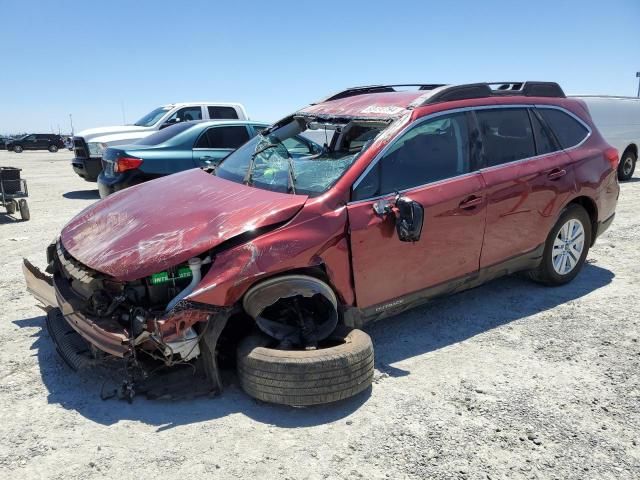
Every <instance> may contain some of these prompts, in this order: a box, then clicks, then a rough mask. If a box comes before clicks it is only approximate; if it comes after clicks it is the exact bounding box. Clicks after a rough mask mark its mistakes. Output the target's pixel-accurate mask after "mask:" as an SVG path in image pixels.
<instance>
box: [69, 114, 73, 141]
mask: <svg viewBox="0 0 640 480" xmlns="http://www.w3.org/2000/svg"><path fill="white" fill-rule="evenodd" d="M69 121H70V122H71V136H72V137H73V115H72V114H69Z"/></svg>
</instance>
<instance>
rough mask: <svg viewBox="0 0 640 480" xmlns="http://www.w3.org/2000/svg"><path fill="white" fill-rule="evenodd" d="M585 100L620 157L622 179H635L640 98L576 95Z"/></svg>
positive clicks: (619, 174) (639, 138)
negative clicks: (633, 177)
mask: <svg viewBox="0 0 640 480" xmlns="http://www.w3.org/2000/svg"><path fill="white" fill-rule="evenodd" d="M573 97H574V98H579V99H580V100H583V101H584V102H585V103H586V104H587V107H589V111H590V112H591V118H593V121H594V123H595V124H596V126H597V127H598V130H600V133H601V134H602V136H603V137H604V139H605V140H606V141H607V142H608V143H609V144H610V145H611V146H613V147H615V148H617V149H618V153H619V154H620V165H619V166H618V179H619V180H629V179H630V178H631V177H632V176H633V171H634V170H635V168H636V161H637V160H638V146H639V145H640V98H634V97H607V96H599V95H573Z"/></svg>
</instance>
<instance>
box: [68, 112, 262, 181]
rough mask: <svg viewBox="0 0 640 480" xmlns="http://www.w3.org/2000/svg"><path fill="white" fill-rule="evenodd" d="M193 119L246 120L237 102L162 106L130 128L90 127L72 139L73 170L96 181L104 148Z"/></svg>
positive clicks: (125, 126) (130, 141)
mask: <svg viewBox="0 0 640 480" xmlns="http://www.w3.org/2000/svg"><path fill="white" fill-rule="evenodd" d="M192 120H249V117H248V116H247V112H246V110H245V108H244V106H243V105H241V104H240V103H220V102H188V103H171V104H169V105H163V106H162V107H158V108H156V109H154V110H152V111H151V112H149V113H147V114H146V115H145V116H144V117H142V118H141V119H140V120H138V121H137V122H135V123H134V124H132V125H118V126H115V127H101V128H90V129H88V130H83V131H81V132H79V133H78V134H77V135H75V136H74V137H73V150H74V152H75V155H74V159H73V160H72V161H71V164H72V166H73V170H74V171H75V172H76V173H77V174H78V175H80V176H81V177H82V178H84V179H85V180H87V181H89V182H95V181H97V179H98V175H99V174H100V171H101V170H102V161H101V159H102V152H103V151H104V150H105V149H106V148H107V147H112V146H115V145H128V144H130V143H134V142H135V141H137V140H140V139H141V138H144V137H146V136H147V135H151V134H152V133H154V132H157V131H158V130H162V129H163V128H165V127H168V126H170V125H175V124H176V123H180V122H188V121H192Z"/></svg>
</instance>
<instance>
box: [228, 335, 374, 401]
mask: <svg viewBox="0 0 640 480" xmlns="http://www.w3.org/2000/svg"><path fill="white" fill-rule="evenodd" d="M273 343H275V341H274V340H272V339H271V338H269V337H267V336H266V335H250V336H249V337H247V338H245V339H244V340H243V341H242V342H241V343H240V346H239V347H238V376H239V378H240V385H241V386H242V389H243V390H244V391H245V392H246V393H247V394H249V395H251V396H252V397H254V398H257V399H258V400H262V401H265V402H271V403H279V404H283V405H296V406H302V405H318V404H322V403H330V402H335V401H338V400H343V399H345V398H349V397H352V396H354V395H356V394H358V393H360V392H362V391H363V390H366V389H367V388H368V387H369V386H370V385H371V381H372V379H373V344H372V343H371V338H370V337H369V335H367V334H366V333H365V332H363V331H362V330H356V329H349V328H347V327H344V326H342V325H341V326H338V328H336V330H335V332H334V333H333V334H331V336H330V337H329V338H328V339H327V340H325V341H324V342H322V343H321V344H320V345H319V346H318V348H317V349H316V350H278V349H275V348H271V344H273ZM323 345H324V346H323Z"/></svg>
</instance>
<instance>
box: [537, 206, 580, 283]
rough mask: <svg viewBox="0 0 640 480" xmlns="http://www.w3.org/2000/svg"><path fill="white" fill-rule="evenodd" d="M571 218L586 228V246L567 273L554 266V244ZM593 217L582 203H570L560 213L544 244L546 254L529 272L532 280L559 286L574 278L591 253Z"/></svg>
mask: <svg viewBox="0 0 640 480" xmlns="http://www.w3.org/2000/svg"><path fill="white" fill-rule="evenodd" d="M569 220H577V221H579V222H580V223H581V224H582V228H583V229H584V237H585V238H584V246H583V249H582V254H581V255H580V258H579V259H578V262H577V264H576V265H575V267H574V268H573V269H572V270H571V271H569V272H568V273H566V274H560V273H558V272H557V271H556V270H555V269H554V267H553V258H552V256H553V244H554V241H555V239H556V237H557V236H558V233H559V232H560V229H561V228H562V227H563V226H564V225H565V224H566V223H567V222H568V221H569ZM591 228H592V224H591V218H590V217H589V214H588V213H587V211H586V210H585V209H584V207H582V206H581V205H578V204H575V203H572V204H569V205H568V206H567V207H566V208H565V209H564V210H563V211H562V213H561V214H560V218H558V221H557V222H556V224H555V225H554V226H553V228H552V229H551V232H549V236H548V237H547V240H546V242H545V246H544V254H543V255H542V261H541V262H540V265H539V266H538V267H537V268H535V269H533V270H530V271H529V272H527V273H528V276H529V278H531V279H532V280H534V281H536V282H539V283H542V284H544V285H550V286H557V285H564V284H565V283H568V282H570V281H571V280H573V279H574V278H575V277H576V275H578V273H580V270H581V269H582V266H583V265H584V262H585V260H586V258H587V254H588V253H589V247H590V246H591Z"/></svg>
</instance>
